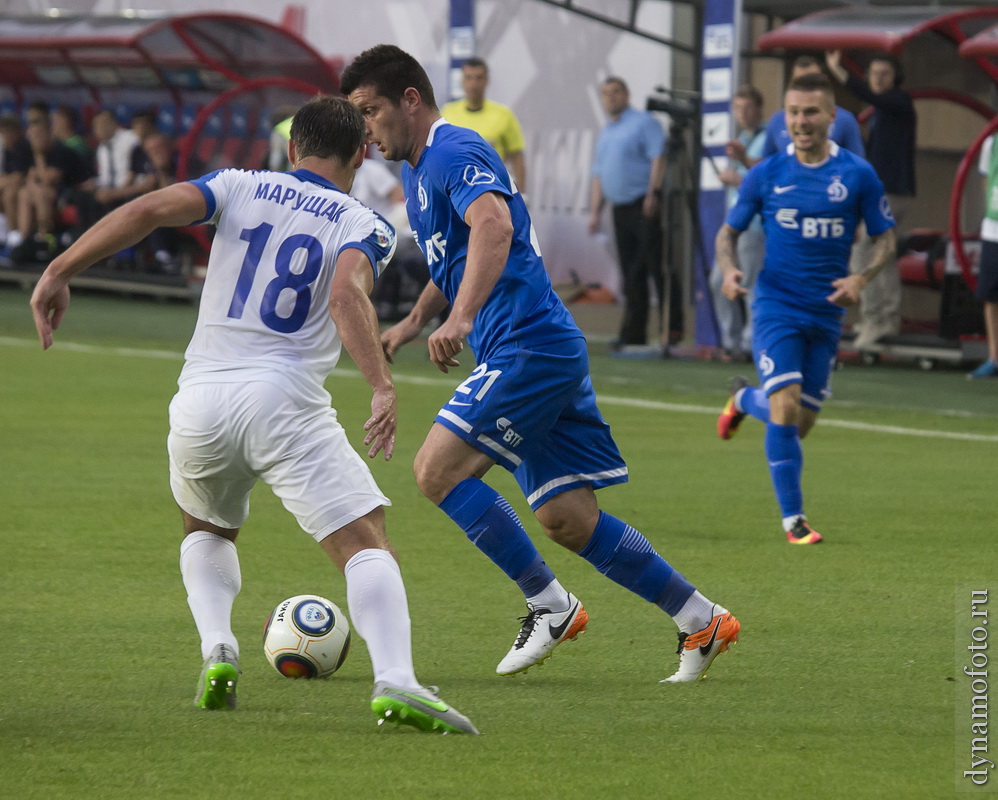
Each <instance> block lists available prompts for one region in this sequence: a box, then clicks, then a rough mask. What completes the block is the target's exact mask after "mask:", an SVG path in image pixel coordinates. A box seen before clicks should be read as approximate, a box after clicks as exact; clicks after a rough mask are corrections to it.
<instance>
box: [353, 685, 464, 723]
mask: <svg viewBox="0 0 998 800" xmlns="http://www.w3.org/2000/svg"><path fill="white" fill-rule="evenodd" d="M434 688H436V687H434ZM371 710H372V711H373V712H374V715H375V716H376V717H377V718H378V725H383V724H384V723H386V722H390V723H393V724H395V725H411V726H412V727H414V728H419V730H421V731H427V732H430V733H443V734H447V733H472V734H477V733H478V728H476V727H475V726H474V725H473V724H472V723H471V720H470V719H468V718H467V717H466V716H464V714H462V713H461V712H459V711H458V710H457V709H456V708H453V707H451V706H449V705H447V703H445V702H444V701H443V700H441V699H440V698H439V697H437V696H436V695H435V694H433V693H432V692H431V691H430V690H429V689H419V690H415V691H406V690H404V689H396V688H394V687H393V686H389V685H388V684H387V683H385V682H384V681H379V682H378V683H376V684H374V691H373V692H371Z"/></svg>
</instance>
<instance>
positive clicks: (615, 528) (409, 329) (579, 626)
mask: <svg viewBox="0 0 998 800" xmlns="http://www.w3.org/2000/svg"><path fill="white" fill-rule="evenodd" d="M341 88H342V90H343V91H344V92H345V93H346V94H347V95H348V96H349V98H350V100H351V101H352V102H353V103H355V104H356V105H357V107H358V108H359V109H360V110H361V112H362V114H363V115H364V118H365V120H366V122H367V131H368V137H369V139H370V140H371V141H372V142H373V143H374V144H376V145H377V147H378V150H380V151H381V152H382V153H383V154H384V156H385V157H386V158H388V159H391V160H393V161H404V162H406V164H405V165H404V166H403V168H402V174H403V181H404V185H405V195H406V206H407V209H408V212H409V219H410V222H411V224H412V229H413V231H414V232H415V235H416V236H417V239H418V241H419V243H420V245H421V246H422V248H423V250H424V252H425V255H426V260H427V264H428V265H429V270H430V276H431V281H430V283H429V284H427V286H426V288H425V289H424V291H423V293H422V294H421V295H420V298H419V300H418V302H417V303H416V306H415V307H414V308H413V310H412V312H411V313H410V314H409V315H408V317H406V318H405V319H404V320H402V321H401V322H400V323H398V324H397V325H396V326H394V327H393V328H390V329H389V330H387V331H385V332H384V333H383V334H382V344H383V345H384V348H385V352H386V353H387V354H388V356H389V357H391V355H392V354H393V353H394V352H395V351H396V350H397V349H398V348H399V347H400V346H402V345H403V344H405V343H406V342H408V341H410V340H412V339H414V338H415V337H416V336H418V335H419V334H420V332H421V331H422V329H423V327H424V326H425V325H426V324H427V323H428V322H429V321H430V320H431V319H433V318H434V317H435V316H437V315H438V314H439V313H440V312H441V311H443V310H444V309H445V308H446V307H447V306H448V305H449V306H450V313H449V315H448V317H447V319H446V321H445V322H444V323H443V324H442V325H440V327H439V328H437V329H436V330H435V331H434V332H433V333H432V334H431V335H430V337H429V342H428V347H429V352H430V358H431V360H432V361H433V362H434V363H435V364H436V365H437V367H438V368H439V369H440V370H441V371H443V372H447V371H448V369H449V368H450V367H456V366H458V365H459V364H458V361H457V360H456V356H458V354H459V353H460V352H461V351H462V350H463V348H464V345H465V342H467V344H468V346H469V347H470V348H471V349H472V351H473V352H474V355H475V358H476V359H477V366H476V367H475V369H474V370H473V371H472V372H471V374H470V375H469V376H468V378H467V379H465V380H464V381H462V382H461V384H460V385H459V386H458V387H457V388H456V390H455V391H454V396H453V397H452V398H451V400H450V401H448V403H447V404H446V405H445V406H444V407H443V408H442V409H441V410H440V411H439V413H438V414H437V416H436V419H435V420H434V425H433V426H432V428H431V429H430V432H429V433H428V434H427V437H426V440H425V441H424V443H423V446H422V447H421V448H420V450H419V453H418V454H417V455H416V461H415V464H414V471H415V474H416V481H417V483H418V485H419V488H420V490H421V491H422V492H423V494H424V495H426V497H427V498H429V499H430V500H431V501H433V502H434V503H435V504H436V505H438V506H439V507H440V508H441V510H442V511H443V512H444V513H446V514H447V515H448V516H449V517H450V518H451V519H452V520H453V521H454V522H455V523H457V524H458V525H459V526H460V527H461V528H462V529H463V530H464V531H465V533H466V534H467V536H468V538H470V539H471V541H472V542H473V543H474V544H475V545H476V546H477V547H478V548H479V549H480V550H481V551H482V552H483V553H485V555H487V556H488V557H489V558H490V559H491V560H492V561H493V562H494V563H495V564H496V565H497V566H498V567H499V568H500V569H502V570H503V572H505V573H506V575H507V576H508V577H509V578H511V579H512V580H514V581H515V582H516V584H517V585H518V586H519V588H520V589H521V590H522V591H523V594H524V596H525V597H526V600H527V615H526V616H525V617H524V618H523V619H522V625H521V628H520V632H519V635H518V636H517V637H516V641H515V643H514V644H513V646H512V648H511V649H510V650H509V652H508V654H507V655H506V656H505V657H504V658H503V659H502V661H500V663H499V665H498V667H497V668H496V671H497V672H498V673H499V674H500V675H512V674H514V673H518V672H522V671H524V670H526V669H529V668H530V667H531V666H533V665H534V664H536V663H538V662H539V661H542V660H544V659H545V658H547V657H548V656H549V655H550V654H551V652H552V651H553V649H554V648H555V647H556V646H557V645H558V644H560V643H561V642H563V641H566V640H568V639H572V638H574V637H575V636H577V635H578V634H579V633H581V632H582V631H583V630H584V629H585V627H586V623H587V621H588V615H587V613H586V611H585V609H584V608H583V606H582V604H581V603H580V602H579V600H578V599H577V598H576V597H575V596H574V595H572V594H571V593H569V592H568V591H566V590H565V589H564V588H563V587H562V585H561V584H560V583H559V582H558V581H557V580H556V578H555V576H554V574H553V573H552V571H551V569H550V567H549V566H548V565H547V564H546V563H545V562H544V560H543V559H542V558H541V556H540V554H539V553H538V552H537V549H536V548H535V547H534V545H533V543H532V542H531V540H530V537H529V536H528V535H527V533H526V531H525V530H524V528H523V526H522V524H521V523H520V520H519V519H518V518H517V515H516V513H515V512H514V511H513V509H512V508H511V507H510V505H509V503H508V502H507V501H506V500H505V499H504V498H503V497H502V496H500V495H499V494H498V493H497V492H496V491H495V490H494V489H492V488H491V487H489V486H488V485H487V484H485V483H484V482H483V481H482V478H483V476H484V475H485V474H486V472H488V470H489V469H490V468H491V467H492V466H494V465H495V464H497V463H498V464H500V465H502V466H503V467H505V468H506V469H507V470H509V471H510V472H512V473H513V475H514V476H515V478H516V480H517V481H518V483H519V484H520V487H521V489H522V490H523V492H524V494H525V495H526V497H527V500H528V502H529V504H530V507H531V509H532V510H533V512H534V514H535V515H536V516H537V519H538V520H539V521H540V523H541V525H542V526H543V528H544V531H545V532H546V533H547V535H548V536H549V537H551V539H553V540H554V541H555V542H557V543H558V544H560V545H562V546H564V547H566V548H568V549H569V550H572V551H574V552H576V553H578V554H579V555H581V556H582V557H583V558H585V559H586V560H587V561H589V562H590V563H591V564H592V565H593V566H594V567H595V568H596V569H597V570H599V571H600V572H601V573H602V574H603V575H605V576H606V577H608V578H610V579H611V580H613V581H616V582H617V583H619V584H621V585H622V586H624V587H626V588H627V589H630V590H631V591H632V592H634V593H636V594H637V595H639V596H640V597H642V598H644V599H645V600H647V601H649V602H652V603H654V604H656V605H657V606H659V607H660V608H661V609H662V610H663V611H665V612H666V613H667V614H669V615H670V616H672V617H673V619H675V621H676V623H677V624H678V626H679V629H680V633H679V638H680V647H679V651H678V652H679V654H680V659H679V668H678V669H677V670H676V672H675V673H674V674H673V675H671V676H670V677H669V678H667V679H666V681H668V682H673V683H678V682H686V681H693V680H696V679H698V678H700V677H701V676H702V675H703V674H704V672H705V671H706V670H707V668H708V667H709V666H710V664H711V662H712V661H713V660H714V658H715V657H716V656H717V655H718V654H719V653H721V652H723V651H724V650H726V649H727V647H728V645H729V644H731V643H732V642H734V641H735V640H736V639H737V636H738V630H739V623H738V620H737V619H735V617H734V616H732V615H731V614H730V613H729V612H728V611H727V609H725V608H723V607H722V606H720V605H717V604H715V603H712V602H711V601H710V600H708V599H707V598H705V597H704V596H703V595H701V594H700V593H699V592H697V591H696V590H695V589H694V587H693V586H692V585H690V584H689V583H688V582H687V581H686V580H685V579H684V578H683V577H682V575H680V574H679V573H678V572H676V571H675V570H674V569H673V568H672V567H671V566H669V564H668V563H666V561H665V560H664V559H663V558H662V557H661V556H659V555H658V553H656V552H655V550H654V548H653V547H652V545H651V544H650V543H649V542H648V540H647V539H646V538H645V537H644V536H643V535H642V534H641V533H639V532H638V531H636V530H635V529H634V528H632V527H630V526H629V525H627V524H626V523H625V522H623V521H621V520H619V519H617V518H615V517H613V516H611V515H610V514H607V513H606V512H603V511H601V510H600V509H599V506H598V505H597V502H596V495H595V493H594V491H593V490H594V489H598V488H601V487H604V486H610V485H612V484H616V483H622V482H624V481H626V480H627V466H626V465H625V463H624V461H623V459H622V458H621V457H620V453H619V452H618V450H617V446H616V444H615V443H614V441H613V438H612V437H611V435H610V429H609V427H608V426H607V424H606V422H604V421H603V418H602V416H601V415H600V412H599V409H598V408H597V407H596V397H595V394H594V392H593V387H592V382H591V381H590V378H589V360H588V355H587V351H586V343H585V339H584V338H583V336H582V333H581V331H580V330H579V328H578V327H577V326H576V324H575V322H574V320H573V319H572V317H571V315H570V314H569V313H568V311H567V309H566V308H565V306H564V305H563V304H562V302H561V301H560V300H559V299H558V297H557V295H555V294H554V292H553V291H552V288H551V282H550V280H549V278H548V276H547V273H546V271H545V269H544V264H543V262H542V260H541V256H540V252H539V250H538V245H537V239H536V237H535V236H534V233H533V229H532V227H531V223H530V217H529V215H528V214H527V209H526V206H525V205H524V202H523V198H522V197H521V196H520V194H519V193H518V191H517V189H516V186H515V185H514V184H513V181H512V180H511V179H510V177H509V174H508V172H507V170H506V168H505V166H503V163H502V161H501V160H500V159H499V157H498V156H497V155H496V153H495V151H494V150H493V149H492V148H491V147H490V146H489V145H488V144H487V143H486V142H485V141H484V140H483V139H482V138H481V136H479V135H478V134H477V133H475V132H474V131H471V130H469V129H465V128H460V127H457V126H454V125H451V124H448V123H447V122H445V121H444V120H443V119H442V118H441V117H440V113H439V111H438V110H437V107H436V104H435V101H434V96H433V89H432V87H431V86H430V83H429V80H428V78H427V76H426V73H425V72H424V70H423V68H422V67H421V66H420V65H419V63H418V62H417V61H416V60H415V59H413V58H412V56H410V55H409V54H408V53H405V52H404V51H402V50H400V49H399V48H397V47H394V46H392V45H378V46H377V47H373V48H371V49H369V50H367V51H365V52H364V53H362V54H361V55H360V56H359V57H358V58H357V59H356V60H355V61H354V62H353V63H352V64H351V65H350V66H349V67H348V68H347V69H346V71H345V72H344V74H343V80H342V87H341Z"/></svg>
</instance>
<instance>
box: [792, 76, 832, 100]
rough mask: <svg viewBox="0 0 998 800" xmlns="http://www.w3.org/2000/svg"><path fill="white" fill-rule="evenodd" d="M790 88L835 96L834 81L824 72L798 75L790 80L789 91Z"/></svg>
mask: <svg viewBox="0 0 998 800" xmlns="http://www.w3.org/2000/svg"><path fill="white" fill-rule="evenodd" d="M790 90H795V91H798V92H824V93H825V94H827V95H828V96H829V97H831V98H834V97H835V90H834V89H833V88H832V82H831V80H829V78H828V76H827V75H826V74H825V73H823V72H808V73H807V74H806V75H798V76H797V77H796V78H794V79H793V80H792V81H790V85H789V86H788V87H787V91H788V92H789V91H790Z"/></svg>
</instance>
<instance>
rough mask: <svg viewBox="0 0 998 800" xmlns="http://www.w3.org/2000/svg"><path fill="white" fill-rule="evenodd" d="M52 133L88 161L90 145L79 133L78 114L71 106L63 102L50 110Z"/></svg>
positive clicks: (90, 155)
mask: <svg viewBox="0 0 998 800" xmlns="http://www.w3.org/2000/svg"><path fill="white" fill-rule="evenodd" d="M52 135H53V136H55V138H56V139H58V140H59V141H60V142H62V143H63V144H64V145H66V147H68V148H70V149H71V150H75V151H76V153H77V154H79V156H80V157H81V158H83V159H85V160H86V161H87V162H88V163H89V162H90V160H91V158H92V154H91V152H90V145H88V144H87V140H86V139H84V138H83V137H82V136H81V135H80V114H79V112H78V111H77V110H76V109H75V108H73V107H72V106H67V105H65V104H63V105H61V106H56V107H55V108H54V109H53V110H52Z"/></svg>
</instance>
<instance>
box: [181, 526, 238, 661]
mask: <svg viewBox="0 0 998 800" xmlns="http://www.w3.org/2000/svg"><path fill="white" fill-rule="evenodd" d="M180 574H181V576H183V579H184V587H185V588H186V589H187V605H189V606H190V608H191V614H193V615H194V624H195V625H197V629H198V634H199V635H200V636H201V657H202V658H207V657H208V655H209V654H210V653H211V649H212V648H213V647H214V646H215V645H216V644H219V643H225V644H227V645H230V646H231V647H232V649H233V650H234V651H235V653H236V656H237V657H238V656H239V643H238V642H237V641H236V637H235V636H234V635H233V634H232V621H231V620H232V603H233V601H234V600H235V599H236V595H237V594H239V588H240V586H241V585H242V578H241V576H240V573H239V556H238V554H237V553H236V545H235V543H234V542H231V541H229V540H228V539H226V538H225V537H224V536H218V535H216V534H214V533H208V532H207V531H195V532H194V533H190V534H188V535H187V536H186V538H185V539H184V541H183V542H182V543H181V545H180Z"/></svg>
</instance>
